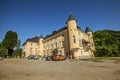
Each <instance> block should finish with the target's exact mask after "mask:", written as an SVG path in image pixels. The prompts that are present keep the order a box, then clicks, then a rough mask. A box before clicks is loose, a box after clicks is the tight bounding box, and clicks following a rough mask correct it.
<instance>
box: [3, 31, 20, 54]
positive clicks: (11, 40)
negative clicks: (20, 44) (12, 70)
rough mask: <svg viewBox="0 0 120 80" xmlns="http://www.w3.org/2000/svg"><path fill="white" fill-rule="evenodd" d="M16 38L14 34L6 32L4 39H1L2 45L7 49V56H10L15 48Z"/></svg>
mask: <svg viewBox="0 0 120 80" xmlns="http://www.w3.org/2000/svg"><path fill="white" fill-rule="evenodd" d="M17 40H18V36H17V33H16V32H13V31H7V33H6V35H5V38H4V39H3V42H2V45H3V46H4V47H5V48H6V49H7V55H8V56H11V55H12V52H13V48H14V47H15V46H16V44H17Z"/></svg>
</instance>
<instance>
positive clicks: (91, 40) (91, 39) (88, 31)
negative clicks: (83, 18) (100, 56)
mask: <svg viewBox="0 0 120 80" xmlns="http://www.w3.org/2000/svg"><path fill="white" fill-rule="evenodd" d="M85 32H86V33H87V34H88V38H89V42H90V44H89V46H90V50H91V55H92V56H94V54H93V51H94V50H95V47H94V41H93V34H92V31H91V29H90V28H89V27H86V31H85Z"/></svg>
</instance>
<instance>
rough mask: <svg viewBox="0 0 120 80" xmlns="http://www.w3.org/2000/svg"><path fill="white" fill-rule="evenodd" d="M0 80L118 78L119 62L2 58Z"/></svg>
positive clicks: (106, 79)
mask: <svg viewBox="0 0 120 80" xmlns="http://www.w3.org/2000/svg"><path fill="white" fill-rule="evenodd" d="M0 80H120V63H115V60H105V61H103V62H92V61H83V60H66V61H43V60H27V59H4V60H2V61H0Z"/></svg>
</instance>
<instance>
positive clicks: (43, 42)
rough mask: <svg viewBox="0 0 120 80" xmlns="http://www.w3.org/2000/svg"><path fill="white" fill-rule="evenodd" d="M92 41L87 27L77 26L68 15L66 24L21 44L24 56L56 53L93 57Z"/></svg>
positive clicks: (68, 56)
mask: <svg viewBox="0 0 120 80" xmlns="http://www.w3.org/2000/svg"><path fill="white" fill-rule="evenodd" d="M94 50H95V47H94V41H93V35H92V31H91V30H90V28H89V27H86V30H85V31H83V30H81V28H80V27H79V26H77V20H76V18H74V17H73V15H72V14H70V15H69V17H68V19H67V21H66V25H65V26H64V27H62V28H61V29H59V30H57V31H53V33H52V34H50V35H47V36H46V37H45V38H43V37H42V35H41V36H40V37H38V36H34V37H32V38H29V39H27V40H26V41H25V42H24V44H23V52H24V53H25V57H28V56H29V55H41V56H44V55H48V56H50V55H52V54H53V53H57V54H59V55H64V56H66V57H67V58H83V57H88V58H90V57H94V53H93V52H94Z"/></svg>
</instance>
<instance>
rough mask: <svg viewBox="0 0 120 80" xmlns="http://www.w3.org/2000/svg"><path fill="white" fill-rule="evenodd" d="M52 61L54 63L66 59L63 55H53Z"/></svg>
mask: <svg viewBox="0 0 120 80" xmlns="http://www.w3.org/2000/svg"><path fill="white" fill-rule="evenodd" d="M53 60H55V61H61V60H66V57H65V56H63V55H58V54H55V55H54V56H53Z"/></svg>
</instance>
